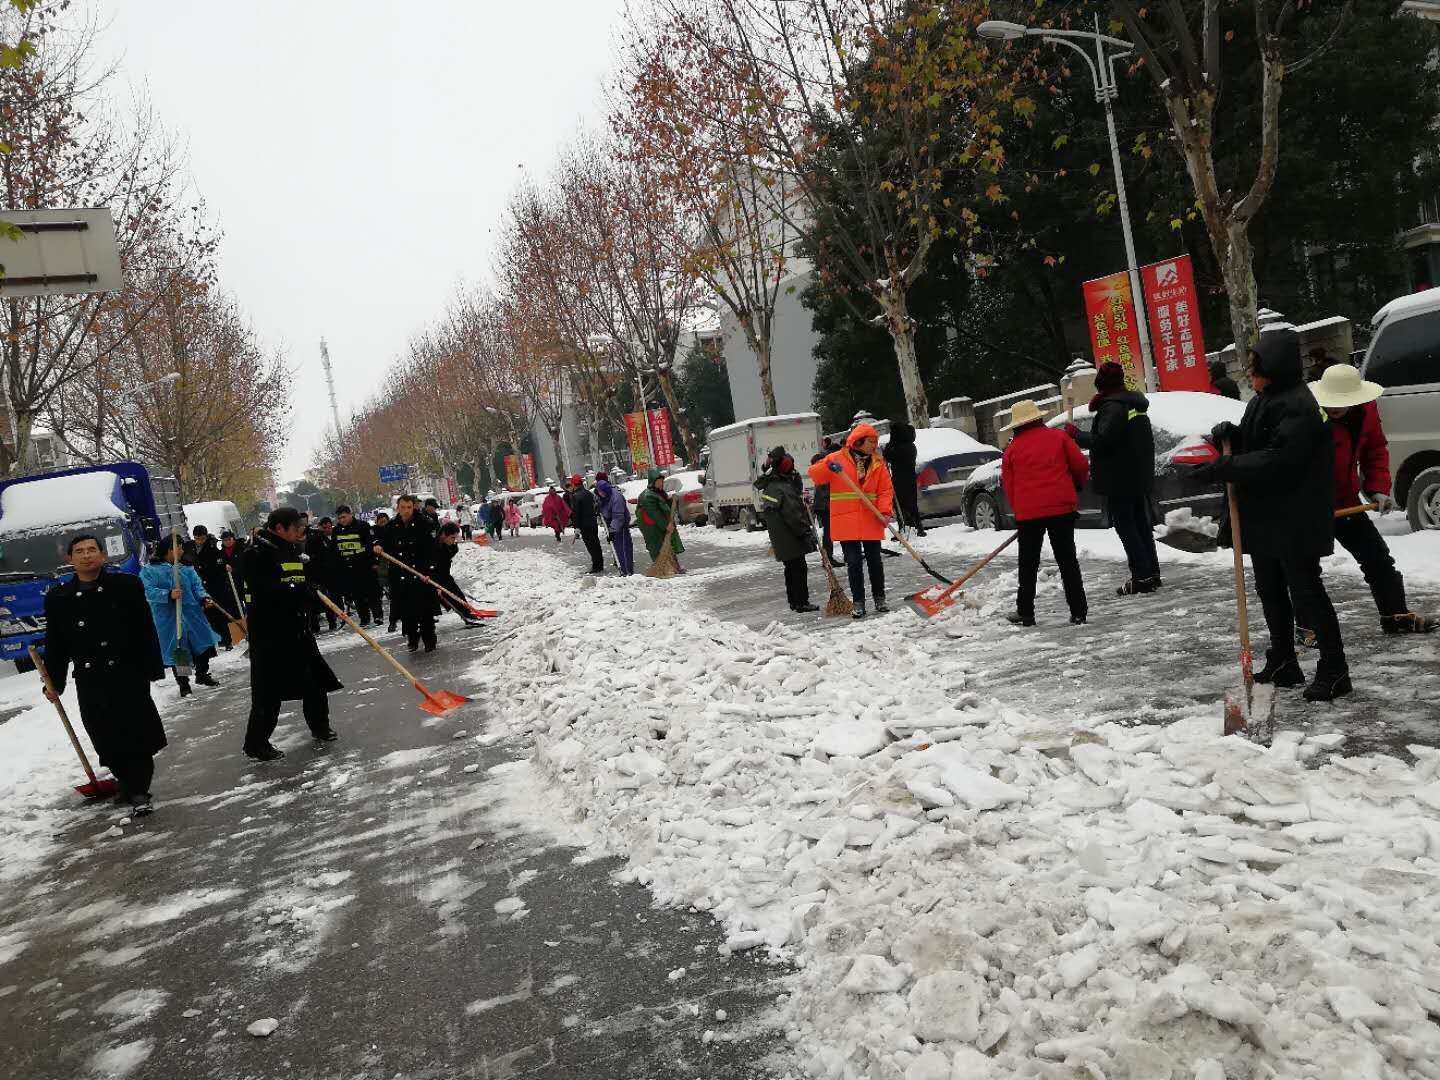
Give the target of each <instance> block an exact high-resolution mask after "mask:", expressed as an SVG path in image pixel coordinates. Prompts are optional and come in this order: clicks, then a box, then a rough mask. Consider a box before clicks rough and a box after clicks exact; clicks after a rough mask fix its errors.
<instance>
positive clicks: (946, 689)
mask: <svg viewBox="0 0 1440 1080" xmlns="http://www.w3.org/2000/svg"><path fill="white" fill-rule="evenodd" d="M685 539H686V542H687V545H690V546H691V548H692V550H691V552H690V553H689V555H688V556H687V557H685V559H684V560H683V561H684V562H685V563H686V565H687V566H688V567H689V568H690V569H691V573H690V574H689V575H687V576H686V577H684V578H679V579H673V580H671V581H664V582H657V581H649V580H645V579H633V580H630V581H625V582H622V581H619V580H618V579H614V578H609V577H607V578H605V579H602V580H600V581H598V582H593V583H582V581H581V579H579V578H578V577H574V576H569V575H566V574H564V573H557V572H556V570H555V563H554V560H553V557H552V555H551V554H548V553H536V552H531V551H525V550H519V551H516V550H514V547H515V546H516V545H511V546H510V547H509V548H502V550H501V551H499V552H481V553H475V552H472V553H471V558H472V560H473V561H472V565H471V566H469V567H467V570H468V571H470V572H478V575H479V579H480V581H481V583H482V584H481V585H480V586H478V587H477V588H478V589H479V591H480V592H481V593H482V595H485V596H486V598H487V599H490V600H493V601H495V602H497V603H499V604H501V605H502V606H506V605H509V606H512V607H520V606H525V607H527V608H529V609H532V610H534V611H535V613H536V614H535V617H534V618H532V619H531V620H529V621H528V622H527V623H526V625H525V626H524V627H523V628H521V629H520V630H519V631H518V633H517V634H516V636H515V637H514V638H512V639H511V640H509V641H507V642H506V643H504V644H503V645H502V646H500V647H499V648H498V649H497V650H496V652H495V653H494V654H493V655H492V656H490V657H488V658H487V661H486V663H485V664H484V665H477V667H476V669H475V671H474V674H475V676H476V678H478V679H479V680H481V682H482V685H489V686H493V687H494V689H495V692H497V693H501V692H503V693H504V694H506V695H507V700H508V701H509V703H510V708H509V709H508V710H507V711H506V713H505V715H504V717H503V720H502V722H505V723H508V724H509V726H510V727H511V729H512V730H514V731H516V732H523V733H527V734H529V735H530V736H531V737H532V738H533V739H534V744H535V754H534V761H535V766H536V768H537V769H538V770H539V776H538V777H537V780H539V781H540V782H542V783H543V782H548V783H549V785H550V789H551V790H553V791H554V792H555V793H556V794H557V795H558V796H560V797H561V800H563V801H561V800H557V808H558V807H559V806H563V807H564V809H565V811H566V813H567V814H568V815H569V816H570V817H571V818H572V819H574V820H577V821H583V822H584V825H585V835H586V837H587V839H588V840H589V843H590V845H591V849H592V850H595V851H603V852H608V853H613V854H619V855H622V856H624V857H625V858H626V859H627V860H628V863H627V869H626V876H628V877H630V878H632V879H634V880H636V881H640V882H643V883H645V884H646V885H647V886H648V887H649V888H650V889H651V890H652V891H653V892H654V893H655V895H656V896H657V897H658V898H659V899H660V900H662V901H663V902H665V903H667V904H671V905H676V906H682V907H692V908H696V909H699V910H702V911H708V912H710V913H711V914H712V915H713V916H714V917H715V918H716V919H717V920H718V921H719V922H720V923H721V925H722V926H723V927H724V930H725V932H726V935H727V936H726V942H725V947H724V950H723V951H724V952H726V953H728V954H730V955H731V956H733V955H735V954H737V953H745V952H751V951H757V950H761V949H764V950H767V951H769V952H770V953H771V954H773V955H776V956H783V957H787V958H790V959H792V960H793V961H794V962H795V964H796V965H797V967H798V971H797V973H796V974H794V975H793V976H791V977H790V978H789V980H788V991H789V995H788V997H787V999H786V1000H785V1001H784V1002H782V1003H781V1005H780V1009H779V1022H780V1023H781V1024H782V1025H783V1026H784V1027H785V1029H786V1037H787V1039H788V1040H789V1041H790V1042H791V1043H792V1044H793V1046H794V1048H795V1053H796V1062H797V1068H798V1069H799V1070H800V1071H802V1072H803V1073H804V1074H806V1075H812V1076H817V1077H845V1078H850V1077H854V1078H860V1077H866V1078H870V1077H896V1078H904V1080H958V1078H967V1080H968V1078H972V1077H979V1078H984V1077H992V1078H1000V1077H1012V1076H1014V1077H1041V1078H1047V1080H1062V1078H1063V1080H1081V1078H1101V1080H1141V1078H1171V1077H1173V1078H1176V1080H1188V1078H1192V1077H1193V1078H1198V1080H1223V1078H1226V1077H1228V1078H1231V1080H1236V1078H1251V1077H1256V1078H1258V1077H1289V1076H1307V1077H1317V1078H1321V1080H1352V1078H1361V1080H1366V1078H1375V1080H1381V1078H1391V1077H1412V1076H1414V1077H1436V1076H1440V1064H1437V1062H1440V1027H1437V1025H1436V1023H1435V1020H1436V1018H1437V1017H1440V975H1437V972H1440V946H1437V932H1440V890H1437V885H1440V752H1437V751H1435V750H1434V749H1433V748H1431V747H1430V746H1427V745H1425V744H1426V743H1433V742H1434V733H1433V731H1431V730H1428V729H1426V730H1422V731H1421V732H1420V733H1419V734H1418V736H1417V737H1418V739H1419V740H1420V741H1417V742H1416V743H1415V744H1414V745H1413V747H1412V752H1411V753H1407V754H1406V756H1405V757H1404V758H1401V757H1398V756H1392V755H1386V754H1380V753H1354V754H1352V755H1351V756H1343V755H1342V754H1341V753H1339V752H1337V751H1338V750H1340V749H1341V748H1343V747H1345V744H1346V742H1347V737H1346V732H1345V731H1343V730H1340V729H1341V728H1342V726H1343V723H1344V722H1345V721H1346V719H1347V717H1349V716H1351V715H1358V714H1348V713H1345V712H1343V711H1342V710H1340V709H1337V708H1330V709H1322V710H1315V711H1314V712H1313V713H1312V714H1311V717H1312V724H1311V726H1310V727H1309V729H1308V730H1294V729H1291V730H1285V729H1284V728H1283V724H1284V723H1290V722H1292V720H1291V717H1290V714H1289V712H1288V710H1287V714H1286V719H1285V721H1283V722H1282V730H1280V731H1279V732H1278V733H1277V734H1276V735H1275V737H1274V739H1273V741H1272V743H1271V744H1270V745H1269V746H1262V745H1259V744H1257V743H1254V742H1249V741H1246V740H1244V739H1241V738H1238V737H1230V738H1223V737H1221V736H1220V734H1219V727H1220V715H1219V709H1218V707H1217V705H1216V702H1217V701H1218V698H1219V695H1220V693H1221V691H1222V690H1223V688H1224V687H1225V686H1226V685H1227V684H1228V682H1229V681H1230V679H1231V674H1230V669H1231V667H1232V666H1233V652H1232V651H1231V649H1230V648H1229V647H1228V645H1226V644H1225V643H1224V642H1223V641H1219V642H1212V641H1210V636H1211V635H1214V636H1217V637H1218V636H1219V635H1220V633H1221V631H1220V630H1219V629H1217V627H1215V626H1212V625H1211V620H1212V619H1215V618H1216V617H1217V616H1218V614H1219V613H1220V611H1221V610H1222V609H1223V607H1224V601H1223V599H1221V598H1222V597H1223V596H1224V595H1225V593H1227V592H1228V588H1229V585H1228V581H1227V580H1226V578H1225V577H1224V576H1223V575H1217V574H1216V573H1215V572H1214V568H1213V566H1212V567H1210V568H1208V569H1207V567H1206V566H1205V560H1204V559H1200V560H1194V563H1195V565H1193V566H1188V567H1183V568H1182V567H1172V566H1171V565H1169V564H1167V566H1166V576H1167V579H1172V580H1173V581H1174V585H1173V586H1172V587H1171V588H1169V589H1167V592H1166V593H1165V594H1164V595H1163V597H1162V598H1154V600H1158V601H1159V603H1154V602H1153V601H1145V602H1128V603H1127V604H1124V605H1122V604H1121V602H1119V601H1114V600H1107V599H1104V594H1103V592H1102V591H1101V588H1100V584H1101V581H1102V580H1103V579H1105V578H1109V579H1111V580H1113V579H1114V577H1116V576H1118V575H1117V567H1116V566H1115V565H1114V564H1113V563H1112V564H1111V565H1110V566H1108V567H1105V566H1103V565H1098V566H1097V565H1094V564H1091V569H1092V573H1091V575H1090V580H1091V584H1092V592H1093V593H1094V615H1095V617H1096V623H1095V625H1094V626H1091V627H1087V628H1085V629H1084V630H1082V631H1079V632H1078V633H1077V632H1076V631H1073V630H1071V629H1070V628H1069V627H1068V626H1065V625H1063V624H1059V625H1054V626H1053V627H1052V628H1048V629H1042V630H1041V631H1038V632H1031V633H1028V634H1027V633H1023V632H1021V631H1017V630H1013V629H1011V628H1009V627H1008V626H1005V625H1004V624H1001V623H998V621H997V613H998V611H999V610H1002V609H1003V608H1004V607H1005V606H1007V605H1008V603H1009V600H1010V589H1011V588H1012V587H1013V581H1007V580H1006V574H1007V573H1012V572H1013V562H1011V563H1009V564H1008V569H1007V567H1006V564H1004V563H1002V564H1001V569H1000V571H999V572H997V574H995V575H994V576H993V579H992V582H991V584H990V585H989V586H981V587H979V588H977V589H976V590H975V591H974V594H973V598H974V600H975V601H976V602H977V603H978V605H979V606H978V609H975V608H969V607H961V608H957V609H954V610H953V611H952V612H951V613H949V614H947V615H946V616H944V617H942V618H940V619H936V620H931V621H926V622H921V621H920V620H918V619H917V618H916V617H915V616H913V615H911V614H910V613H908V612H897V613H896V614H894V615H892V616H890V617H888V618H885V619H878V620H868V621H866V622H864V623H859V624H853V623H846V624H843V625H830V626H825V625H824V624H823V623H822V622H821V621H820V620H819V619H818V618H817V619H807V620H799V619H796V618H793V617H787V618H784V619H779V618H777V619H776V620H775V621H773V622H772V620H771V619H770V617H769V616H770V613H771V612H776V613H777V615H778V614H779V609H780V600H779V597H778V596H777V595H776V594H777V593H778V592H779V589H778V586H779V571H778V568H777V567H776V565H775V564H774V563H773V562H771V561H768V560H766V559H765V558H764V552H763V542H762V543H761V544H760V545H759V547H758V549H757V546H756V545H755V544H754V543H753V538H743V539H735V538H728V537H727V538H721V539H720V540H719V542H718V543H717V544H715V545H714V548H715V549H717V550H719V551H721V552H723V554H724V558H723V559H720V558H719V557H717V556H716V555H714V554H707V548H709V547H711V545H709V544H708V543H707V541H706V539H705V538H704V537H702V536H699V535H698V534H697V533H696V532H694V531H687V532H686V535H685ZM520 546H521V547H522V548H523V545H520ZM552 550H553V549H552ZM561 554H562V555H563V554H564V550H563V545H562V547H561ZM900 565H903V564H901V563H899V561H898V560H892V561H890V562H889V563H888V564H887V570H892V568H896V567H898V566H900ZM712 567H713V568H712ZM892 572H894V571H893V570H892ZM760 577H763V578H764V579H765V580H766V581H767V582H769V589H770V591H769V594H768V595H769V597H770V601H769V606H768V607H767V608H765V609H757V608H756V607H755V605H754V603H753V602H747V601H752V600H753V597H754V595H755V593H754V592H753V591H752V590H755V589H756V588H757V587H758V586H757V584H756V583H757V581H758V579H759V578H760ZM816 577H818V575H817V574H815V573H814V572H812V585H814V583H815V582H814V579H815V578H816ZM896 578H897V581H896V588H895V589H894V590H893V591H892V599H893V600H898V599H899V595H900V593H901V591H902V588H901V586H900V580H899V579H900V575H899V574H898V573H897V574H896ZM919 584H920V583H918V582H917V583H916V584H915V587H918V586H919ZM1413 584H1414V583H1413V582H1412V585H1413ZM1332 586H1333V587H1334V589H1335V591H1336V593H1337V595H1339V596H1340V597H1341V598H1342V602H1343V604H1344V605H1345V607H1346V610H1345V618H1346V621H1347V629H1348V630H1350V631H1351V642H1352V644H1351V653H1352V657H1351V659H1352V664H1354V665H1355V667H1356V668H1357V674H1360V675H1361V680H1362V684H1364V685H1362V688H1361V692H1360V693H1358V694H1357V695H1356V697H1357V698H1359V699H1365V698H1366V697H1367V695H1368V697H1369V701H1370V704H1368V705H1364V706H1357V707H1358V708H1363V709H1368V710H1371V714H1373V713H1375V712H1383V711H1384V710H1385V709H1387V708H1391V707H1396V706H1397V705H1401V706H1403V703H1404V702H1406V701H1409V700H1411V699H1412V698H1418V697H1421V696H1422V695H1423V694H1426V693H1428V692H1429V691H1428V690H1427V689H1426V687H1429V686H1433V679H1434V673H1435V664H1436V660H1435V643H1434V642H1433V640H1416V639H1408V640H1407V641H1406V642H1405V643H1404V647H1405V648H1406V649H1414V650H1415V651H1414V652H1413V653H1404V654H1398V655H1397V656H1395V657H1391V658H1390V659H1385V660H1383V661H1382V662H1383V663H1384V664H1387V665H1392V666H1396V667H1399V666H1403V667H1404V669H1405V671H1404V676H1403V679H1401V678H1399V677H1397V678H1396V680H1395V682H1394V683H1387V682H1386V681H1384V680H1380V679H1375V680H1371V681H1370V682H1368V683H1365V679H1366V678H1367V677H1366V676H1365V674H1364V667H1365V665H1367V664H1369V665H1371V666H1372V667H1374V666H1377V665H1376V656H1377V655H1379V650H1380V649H1388V648H1390V647H1391V646H1390V639H1380V638H1378V636H1376V637H1373V638H1367V637H1366V635H1365V633H1364V631H1363V630H1360V629H1357V624H1358V623H1359V622H1361V621H1370V620H1373V612H1368V611H1365V610H1364V605H1363V604H1362V603H1360V601H1359V600H1358V599H1357V598H1356V593H1357V589H1356V587H1355V585H1354V583H1353V581H1352V580H1350V579H1348V578H1346V577H1345V575H1344V574H1343V573H1342V572H1337V573H1336V574H1335V575H1334V577H1333V578H1332ZM908 589H909V585H906V586H905V587H904V591H908ZM1054 593H1055V587H1054V583H1053V581H1051V582H1047V584H1046V587H1045V588H1044V589H1043V590H1042V594H1041V610H1042V612H1044V613H1045V615H1047V616H1048V619H1047V621H1048V622H1050V623H1052V624H1054V623H1056V621H1057V620H1056V618H1055V616H1056V612H1055V610H1054V609H1055V607H1056V603H1057V598H1056V597H1055V595H1054ZM820 595H821V596H822V597H823V593H822V594H820ZM1426 599H1431V600H1433V594H1431V595H1429V596H1427V597H1426ZM1367 602H1368V601H1367ZM1145 603H1150V606H1149V607H1146V606H1144V604H1145ZM741 608H744V609H745V610H744V613H743V614H742V612H741V610H739V609H741ZM756 623H759V624H761V625H760V626H759V627H758V628H757V626H756V625H754V624H756ZM1162 625H1163V626H1165V627H1167V628H1168V629H1167V630H1166V631H1165V632H1163V633H1162V632H1161V626H1162ZM1224 625H1225V624H1224V622H1223V621H1222V622H1221V623H1220V626H1224ZM822 627H823V632H819V631H820V630H821V628H822ZM1107 628H1108V631H1109V633H1108V634H1107V632H1106V631H1107ZM1171 631H1173V634H1172V633H1171ZM1110 641H1119V642H1121V644H1117V645H1116V646H1115V649H1114V650H1113V651H1111V650H1110V649H1109V645H1108V642H1110ZM1157 648H1158V650H1160V656H1161V659H1160V660H1158V661H1157V659H1156V650H1157ZM1074 668H1078V669H1079V670H1078V671H1075V672H1074V673H1073V675H1069V674H1066V675H1061V674H1058V673H1057V669H1061V670H1066V671H1068V670H1069V669H1074ZM1022 674H1023V676H1024V677H1022ZM1425 680H1432V681H1428V682H1427V681H1425ZM577 684H578V685H584V686H588V687H591V688H592V689H593V696H592V697H591V699H590V700H588V701H583V702H582V701H576V700H575V699H574V698H573V696H572V695H571V694H569V693H568V691H569V689H570V688H572V687H574V686H575V685H577ZM1047 684H1048V685H1047ZM1157 687H1159V688H1160V689H1159V690H1158V691H1157V689H1156V688H1157ZM1127 695H1128V697H1127ZM1127 702H1128V703H1127ZM1147 703H1148V704H1147ZM1288 704H1290V703H1288V702H1287V705H1288ZM1429 719H1430V722H1431V723H1433V722H1434V721H1433V716H1432V717H1430V718H1429ZM1322 729H1323V730H1322ZM1366 737H1369V736H1367V735H1365V734H1364V733H1359V734H1357V735H1356V736H1355V737H1353V738H1351V739H1350V740H1349V741H1350V742H1351V743H1354V742H1356V741H1359V740H1360V739H1362V738H1366ZM1404 737H1410V736H1408V735H1405V736H1402V738H1404ZM1350 749H1352V750H1353V749H1355V747H1353V746H1352V747H1350Z"/></svg>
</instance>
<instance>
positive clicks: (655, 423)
mask: <svg viewBox="0 0 1440 1080" xmlns="http://www.w3.org/2000/svg"><path fill="white" fill-rule="evenodd" d="M649 416H650V445H651V446H653V447H654V448H655V467H656V468H657V469H663V468H665V466H667V465H674V464H675V444H674V442H673V440H671V438H670V410H669V409H651V410H650V414H649Z"/></svg>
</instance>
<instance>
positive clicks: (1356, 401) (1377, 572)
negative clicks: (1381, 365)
mask: <svg viewBox="0 0 1440 1080" xmlns="http://www.w3.org/2000/svg"><path fill="white" fill-rule="evenodd" d="M1310 390H1311V392H1312V393H1313V394H1314V395H1315V400H1316V401H1318V402H1319V403H1320V407H1321V408H1323V409H1324V410H1325V412H1326V414H1327V415H1328V416H1329V417H1330V432H1331V435H1332V436H1333V439H1334V446H1335V509H1336V510H1346V509H1349V508H1350V507H1353V506H1357V505H1359V504H1361V503H1375V504H1377V506H1378V508H1379V510H1380V513H1381V514H1388V513H1389V512H1390V511H1391V510H1393V509H1395V500H1394V499H1393V498H1392V497H1391V495H1390V450H1389V447H1388V446H1387V444H1386V442H1385V432H1384V429H1382V428H1381V426H1380V410H1379V408H1378V407H1377V406H1376V404H1375V402H1376V400H1377V399H1378V398H1379V397H1380V395H1381V394H1383V393H1384V392H1385V388H1384V387H1382V386H1381V385H1380V384H1379V383H1373V382H1367V381H1366V380H1364V379H1362V378H1361V377H1360V372H1358V371H1356V370H1355V368H1353V367H1351V366H1350V365H1349V364H1333V365H1331V366H1330V367H1327V368H1326V369H1325V371H1324V373H1323V374H1322V375H1321V376H1320V378H1319V379H1317V380H1316V381H1315V382H1313V383H1311V384H1310ZM1335 540H1336V541H1337V542H1338V543H1339V544H1340V546H1341V547H1343V548H1344V549H1345V550H1346V551H1348V552H1350V554H1351V555H1352V556H1354V558H1355V561H1356V562H1357V563H1359V564H1360V572H1361V573H1362V574H1363V575H1364V576H1365V583H1366V584H1367V585H1369V586H1370V593H1371V595H1372V596H1374V597H1375V606H1376V607H1377V608H1378V609H1379V610H1380V628H1381V629H1382V630H1383V631H1385V633H1387V634H1425V633H1429V632H1431V631H1433V630H1435V629H1436V628H1437V627H1440V619H1437V618H1435V617H1433V616H1428V617H1427V616H1424V615H1418V614H1416V613H1415V612H1413V611H1411V610H1410V606H1409V605H1408V604H1407V603H1406V602H1405V581H1404V579H1403V578H1402V577H1401V576H1400V571H1399V570H1397V569H1396V568H1395V560H1394V558H1393V557H1392V556H1391V555H1390V549H1389V548H1388V547H1387V546H1386V544H1385V538H1384V537H1383V536H1381V535H1380V531H1379V530H1378V529H1376V528H1375V523H1374V522H1373V521H1371V520H1370V516H1369V515H1368V514H1349V515H1347V516H1345V517H1341V518H1336V519H1335ZM1298 632H1299V634H1300V636H1301V640H1302V642H1304V643H1305V644H1309V642H1308V641H1307V640H1306V635H1307V634H1308V631H1306V630H1303V629H1299V630H1298Z"/></svg>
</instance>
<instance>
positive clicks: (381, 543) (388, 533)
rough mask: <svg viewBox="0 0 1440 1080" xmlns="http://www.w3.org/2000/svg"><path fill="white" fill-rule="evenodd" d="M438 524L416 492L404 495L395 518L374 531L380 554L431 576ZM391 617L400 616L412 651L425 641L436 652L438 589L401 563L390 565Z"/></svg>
mask: <svg viewBox="0 0 1440 1080" xmlns="http://www.w3.org/2000/svg"><path fill="white" fill-rule="evenodd" d="M435 538H436V527H435V526H433V525H431V523H430V519H429V518H428V517H426V516H425V515H424V514H422V513H420V512H419V511H418V509H417V507H416V500H415V496H414V495H401V496H400V498H399V499H397V500H396V501H395V518H394V519H393V520H392V521H391V522H390V523H389V524H388V525H386V526H385V527H384V528H383V529H376V530H375V537H374V539H375V546H374V547H373V548H371V550H372V551H373V552H374V553H375V554H376V555H379V556H382V561H383V556H384V555H387V554H388V555H390V556H391V557H393V558H395V559H398V560H399V561H400V562H402V563H404V564H405V565H406V566H408V567H410V569H412V570H415V571H418V572H419V573H420V574H425V575H427V576H428V575H429V573H430V571H431V570H432V569H433V567H434V556H435ZM390 590H391V593H390V595H391V601H390V618H391V620H392V621H394V619H395V617H396V616H397V615H398V616H399V618H400V628H401V629H402V630H403V631H404V632H405V641H406V644H407V645H408V646H409V649H410V651H411V652H415V651H416V650H418V649H419V648H420V643H421V642H422V641H423V642H424V643H425V651H426V652H427V653H428V652H434V651H435V646H436V644H437V642H436V638H435V590H434V589H433V588H432V587H431V586H429V585H426V584H425V582H423V581H421V580H420V578H419V577H417V576H416V575H415V574H408V573H406V572H405V571H404V570H402V569H401V568H400V567H398V566H392V567H391V568H390Z"/></svg>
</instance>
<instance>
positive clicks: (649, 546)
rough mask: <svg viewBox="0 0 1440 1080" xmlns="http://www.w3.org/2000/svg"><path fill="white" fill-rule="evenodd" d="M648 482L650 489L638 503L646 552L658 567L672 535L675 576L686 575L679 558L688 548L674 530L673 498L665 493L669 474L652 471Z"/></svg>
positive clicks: (639, 520) (636, 510)
mask: <svg viewBox="0 0 1440 1080" xmlns="http://www.w3.org/2000/svg"><path fill="white" fill-rule="evenodd" d="M645 479H646V480H648V481H649V482H650V483H649V486H648V487H646V488H645V490H644V491H642V492H641V493H640V497H639V498H638V499H636V500H635V517H636V520H637V521H638V522H639V524H640V535H641V536H642V537H643V538H644V540H645V550H646V551H648V552H649V553H650V561H651V562H655V563H658V562H659V561H660V548H661V547H662V546H663V545H664V543H665V537H666V535H667V534H668V535H669V537H670V553H671V558H670V560H669V561H670V562H671V563H672V564H673V565H674V569H675V573H677V574H683V573H685V570H684V569H683V568H682V567H681V565H680V560H679V559H678V558H675V556H677V555H679V554H681V553H682V552H683V551H684V550H685V545H684V544H683V543H681V542H680V534H679V532H677V531H676V530H675V529H673V528H671V527H670V514H671V512H672V510H673V509H674V508H673V507H672V506H671V505H670V496H669V495H667V494H666V493H665V474H664V473H662V472H661V471H660V470H659V469H651V470H650V471H649V472H648V473H646V474H645ZM667 576H668V575H667Z"/></svg>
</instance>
